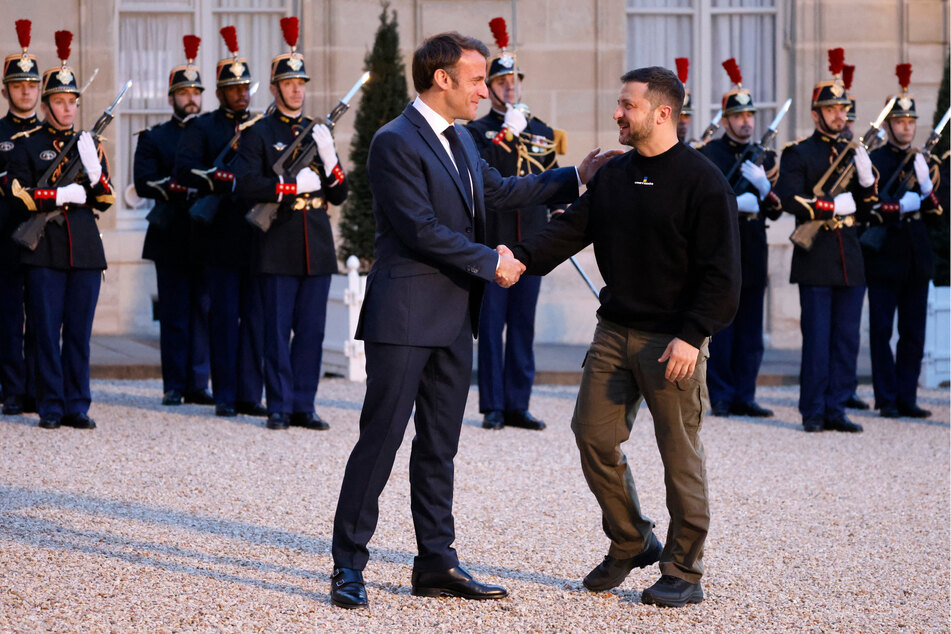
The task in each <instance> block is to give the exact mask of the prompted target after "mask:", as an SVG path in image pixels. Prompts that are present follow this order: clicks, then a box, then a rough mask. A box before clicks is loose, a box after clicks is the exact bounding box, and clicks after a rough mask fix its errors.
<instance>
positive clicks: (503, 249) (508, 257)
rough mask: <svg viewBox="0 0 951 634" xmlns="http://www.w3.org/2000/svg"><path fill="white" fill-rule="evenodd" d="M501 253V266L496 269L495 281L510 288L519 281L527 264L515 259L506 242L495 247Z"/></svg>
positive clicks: (503, 286)
mask: <svg viewBox="0 0 951 634" xmlns="http://www.w3.org/2000/svg"><path fill="white" fill-rule="evenodd" d="M495 251H496V252H497V253H498V254H499V266H498V268H496V269H495V283H496V284H498V285H499V286H501V287H502V288H508V287H510V286H512V285H513V284H515V283H516V282H517V281H518V278H520V277H521V276H522V273H524V272H525V265H524V264H522V263H521V262H519V261H518V260H516V259H515V255H514V254H513V253H512V250H511V249H509V248H508V247H507V246H505V245H504V244H500V245H499V246H497V247H495Z"/></svg>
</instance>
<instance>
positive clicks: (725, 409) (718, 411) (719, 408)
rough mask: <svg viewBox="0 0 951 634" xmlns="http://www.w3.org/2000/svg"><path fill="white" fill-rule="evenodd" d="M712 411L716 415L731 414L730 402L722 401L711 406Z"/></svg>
mask: <svg viewBox="0 0 951 634" xmlns="http://www.w3.org/2000/svg"><path fill="white" fill-rule="evenodd" d="M710 413H711V414H713V415H714V416H729V415H730V404H729V403H727V402H726V401H720V402H717V403H714V404H713V405H711V406H710Z"/></svg>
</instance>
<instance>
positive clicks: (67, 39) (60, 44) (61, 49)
mask: <svg viewBox="0 0 951 634" xmlns="http://www.w3.org/2000/svg"><path fill="white" fill-rule="evenodd" d="M53 39H54V40H56V56H57V57H59V58H60V60H62V61H63V62H65V61H66V60H68V59H69V45H70V44H72V43H73V34H72V33H70V32H69V31H57V32H56V33H54V34H53Z"/></svg>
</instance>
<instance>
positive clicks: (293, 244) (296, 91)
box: [235, 17, 347, 429]
mask: <svg viewBox="0 0 951 634" xmlns="http://www.w3.org/2000/svg"><path fill="white" fill-rule="evenodd" d="M281 29H282V31H283V34H284V39H285V41H286V42H287V44H288V46H290V47H291V52H290V53H283V54H281V55H278V56H277V57H275V58H274V59H273V60H272V61H271V87H270V89H271V94H272V95H273V96H274V106H275V107H274V109H273V111H272V112H271V113H270V114H268V115H266V116H265V117H264V118H263V119H261V120H260V121H258V122H257V123H255V124H254V125H253V126H251V127H250V128H248V129H247V130H245V132H244V134H243V136H242V138H241V149H240V152H239V154H238V158H237V160H236V164H235V177H236V181H237V190H238V193H239V194H240V195H241V196H242V197H243V198H245V199H246V200H247V201H248V202H249V203H251V204H254V203H275V204H276V205H277V206H276V209H274V210H273V214H274V216H273V219H272V220H270V226H269V227H268V228H267V230H266V231H264V232H263V234H260V235H258V236H257V240H256V242H255V248H254V252H253V261H254V267H255V271H256V272H257V273H258V274H260V279H261V289H262V295H263V299H264V378H265V392H266V395H267V413H268V419H267V427H268V429H287V428H288V426H289V425H296V426H300V427H305V428H308V429H328V428H329V427H330V425H329V424H328V423H327V422H326V421H324V420H323V419H322V418H321V417H320V416H319V415H317V414H316V413H315V412H314V399H315V398H316V395H317V384H318V382H319V379H320V363H321V350H322V348H323V340H324V324H325V322H326V317H327V296H328V293H329V291H330V277H331V275H332V274H333V273H336V272H337V255H336V252H335V251H334V240H333V232H332V231H331V228H330V218H329V216H328V215H327V204H328V203H329V204H332V205H340V204H341V203H343V201H344V200H345V199H346V197H347V181H346V178H345V177H344V173H343V170H342V169H341V167H340V162H339V160H338V159H337V153H336V151H335V150H334V143H333V137H332V136H331V135H330V130H329V128H328V127H327V126H326V125H324V124H322V123H321V124H316V125H314V126H310V124H311V121H312V120H311V119H309V118H307V117H304V116H303V107H304V95H305V86H306V83H307V82H308V81H310V77H309V76H308V75H307V70H306V69H305V68H304V58H303V56H302V55H301V54H300V53H298V52H297V38H298V30H299V25H298V19H297V18H296V17H288V18H282V19H281ZM301 134H307V136H308V137H310V138H307V137H304V138H300V139H298V137H299V135H301ZM295 139H298V140H297V144H296V145H295ZM308 144H314V145H316V149H317V152H316V157H315V160H314V161H312V162H311V163H310V165H308V166H306V167H304V168H302V169H301V170H300V171H298V172H297V173H296V174H292V175H287V176H283V175H279V174H277V173H276V172H275V170H274V167H273V166H274V165H275V164H276V163H278V162H279V161H280V159H281V158H282V157H284V158H285V160H290V159H291V158H292V156H288V155H287V154H288V151H290V153H291V155H293V156H297V154H298V153H299V152H302V151H304V149H305V145H308ZM292 337H293V339H292Z"/></svg>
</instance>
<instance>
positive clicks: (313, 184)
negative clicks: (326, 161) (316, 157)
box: [297, 167, 320, 194]
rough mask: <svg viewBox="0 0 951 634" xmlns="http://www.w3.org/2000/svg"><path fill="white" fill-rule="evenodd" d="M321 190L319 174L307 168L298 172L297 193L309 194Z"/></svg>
mask: <svg viewBox="0 0 951 634" xmlns="http://www.w3.org/2000/svg"><path fill="white" fill-rule="evenodd" d="M318 189H320V176H318V175H317V172H315V171H314V170H312V169H310V168H309V167H305V168H304V169H302V170H301V171H299V172H297V193H298V194H309V193H310V192H315V191H317V190H318Z"/></svg>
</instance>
